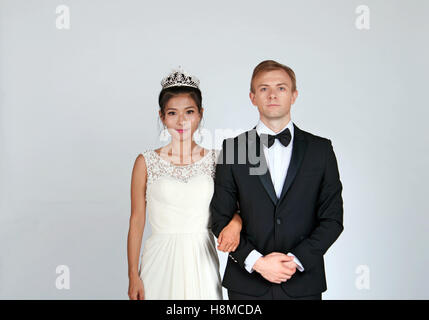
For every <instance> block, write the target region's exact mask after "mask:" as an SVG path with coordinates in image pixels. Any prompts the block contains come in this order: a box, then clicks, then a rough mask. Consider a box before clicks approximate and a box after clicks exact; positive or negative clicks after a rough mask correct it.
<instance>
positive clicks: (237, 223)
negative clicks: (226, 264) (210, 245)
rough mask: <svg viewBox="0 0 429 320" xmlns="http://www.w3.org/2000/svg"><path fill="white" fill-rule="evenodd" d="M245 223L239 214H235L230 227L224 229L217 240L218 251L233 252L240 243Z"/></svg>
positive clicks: (229, 224)
mask: <svg viewBox="0 0 429 320" xmlns="http://www.w3.org/2000/svg"><path fill="white" fill-rule="evenodd" d="M242 225H243V223H242V220H241V217H240V215H239V214H238V213H235V214H234V216H233V217H232V219H231V221H230V222H229V223H228V225H227V226H226V227H225V228H223V229H222V231H221V232H220V234H219V237H218V239H217V242H218V246H217V248H218V250H220V251H223V252H232V251H235V249H237V247H238V244H239V243H240V232H241V227H242Z"/></svg>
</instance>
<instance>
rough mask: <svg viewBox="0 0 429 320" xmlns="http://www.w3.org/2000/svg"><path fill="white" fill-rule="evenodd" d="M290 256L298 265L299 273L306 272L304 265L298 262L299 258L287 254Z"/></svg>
mask: <svg viewBox="0 0 429 320" xmlns="http://www.w3.org/2000/svg"><path fill="white" fill-rule="evenodd" d="M287 255H288V256H290V257H293V262H295V263H296V264H297V269H298V270H299V271H301V272H303V271H304V267H303V266H302V264H301V262H300V261H299V260H298V258H297V257H295V255H294V254H293V253H290V252H289V253H288V254H287Z"/></svg>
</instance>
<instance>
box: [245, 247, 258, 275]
mask: <svg viewBox="0 0 429 320" xmlns="http://www.w3.org/2000/svg"><path fill="white" fill-rule="evenodd" d="M260 257H262V254H260V253H259V252H258V251H256V250H252V251H251V252H250V253H249V255H248V256H247V258H246V260H244V267H245V268H246V270H247V271H248V272H249V273H252V272H253V271H254V270H253V265H254V264H255V262H256V260H258V259H259V258H260Z"/></svg>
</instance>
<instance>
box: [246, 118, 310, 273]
mask: <svg viewBox="0 0 429 320" xmlns="http://www.w3.org/2000/svg"><path fill="white" fill-rule="evenodd" d="M286 128H289V131H290V134H291V137H292V138H291V141H290V143H289V145H288V146H287V147H285V146H284V145H282V143H281V142H280V141H279V140H278V139H275V140H274V144H273V145H272V146H271V147H270V148H268V147H267V146H266V145H264V155H265V159H266V160H267V166H268V170H269V171H270V175H271V179H272V182H273V185H274V190H275V191H276V195H277V198H280V195H281V193H282V189H283V184H284V181H285V179H286V174H287V170H288V168H289V163H290V158H291V156H292V146H293V137H294V130H293V123H292V121H289V123H288V124H287V125H286V126H285V127H284V128H283V129H282V130H280V131H279V132H278V133H280V132H282V131H283V130H286ZM256 132H257V134H258V135H259V136H260V135H261V133H266V134H270V135H276V134H277V133H275V132H274V131H272V130H271V129H270V128H268V127H267V126H266V125H265V124H264V123H263V122H262V121H261V120H259V122H258V124H257V125H256ZM287 255H288V256H292V257H294V259H293V261H294V262H295V263H296V264H297V266H298V267H297V269H298V270H299V271H301V272H303V271H304V267H303V266H302V264H301V262H300V261H299V260H298V258H297V257H295V256H294V255H293V254H292V253H290V252H289V253H288V254H287ZM260 257H262V254H261V253H259V252H258V251H257V250H252V251H251V252H250V253H249V255H248V256H247V258H246V260H245V261H244V266H245V268H246V270H247V271H249V272H250V273H252V272H253V271H254V270H253V265H254V264H255V262H256V260H258V259H259V258H260Z"/></svg>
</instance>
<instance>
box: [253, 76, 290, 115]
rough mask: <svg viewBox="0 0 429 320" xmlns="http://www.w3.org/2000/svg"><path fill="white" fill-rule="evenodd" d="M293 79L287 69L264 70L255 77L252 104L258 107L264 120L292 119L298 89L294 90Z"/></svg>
mask: <svg viewBox="0 0 429 320" xmlns="http://www.w3.org/2000/svg"><path fill="white" fill-rule="evenodd" d="M291 88H292V80H291V78H290V77H289V75H288V74H287V72H286V71H284V70H282V69H279V70H272V71H263V72H261V73H259V74H258V75H257V76H256V77H255V79H253V91H254V92H250V100H251V101H252V104H253V105H254V106H256V107H257V108H258V111H259V114H260V117H261V119H262V120H268V121H270V120H275V119H287V118H289V119H290V108H291V105H292V104H294V103H295V100H296V98H297V96H298V91H297V90H295V91H294V92H292V90H291Z"/></svg>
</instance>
